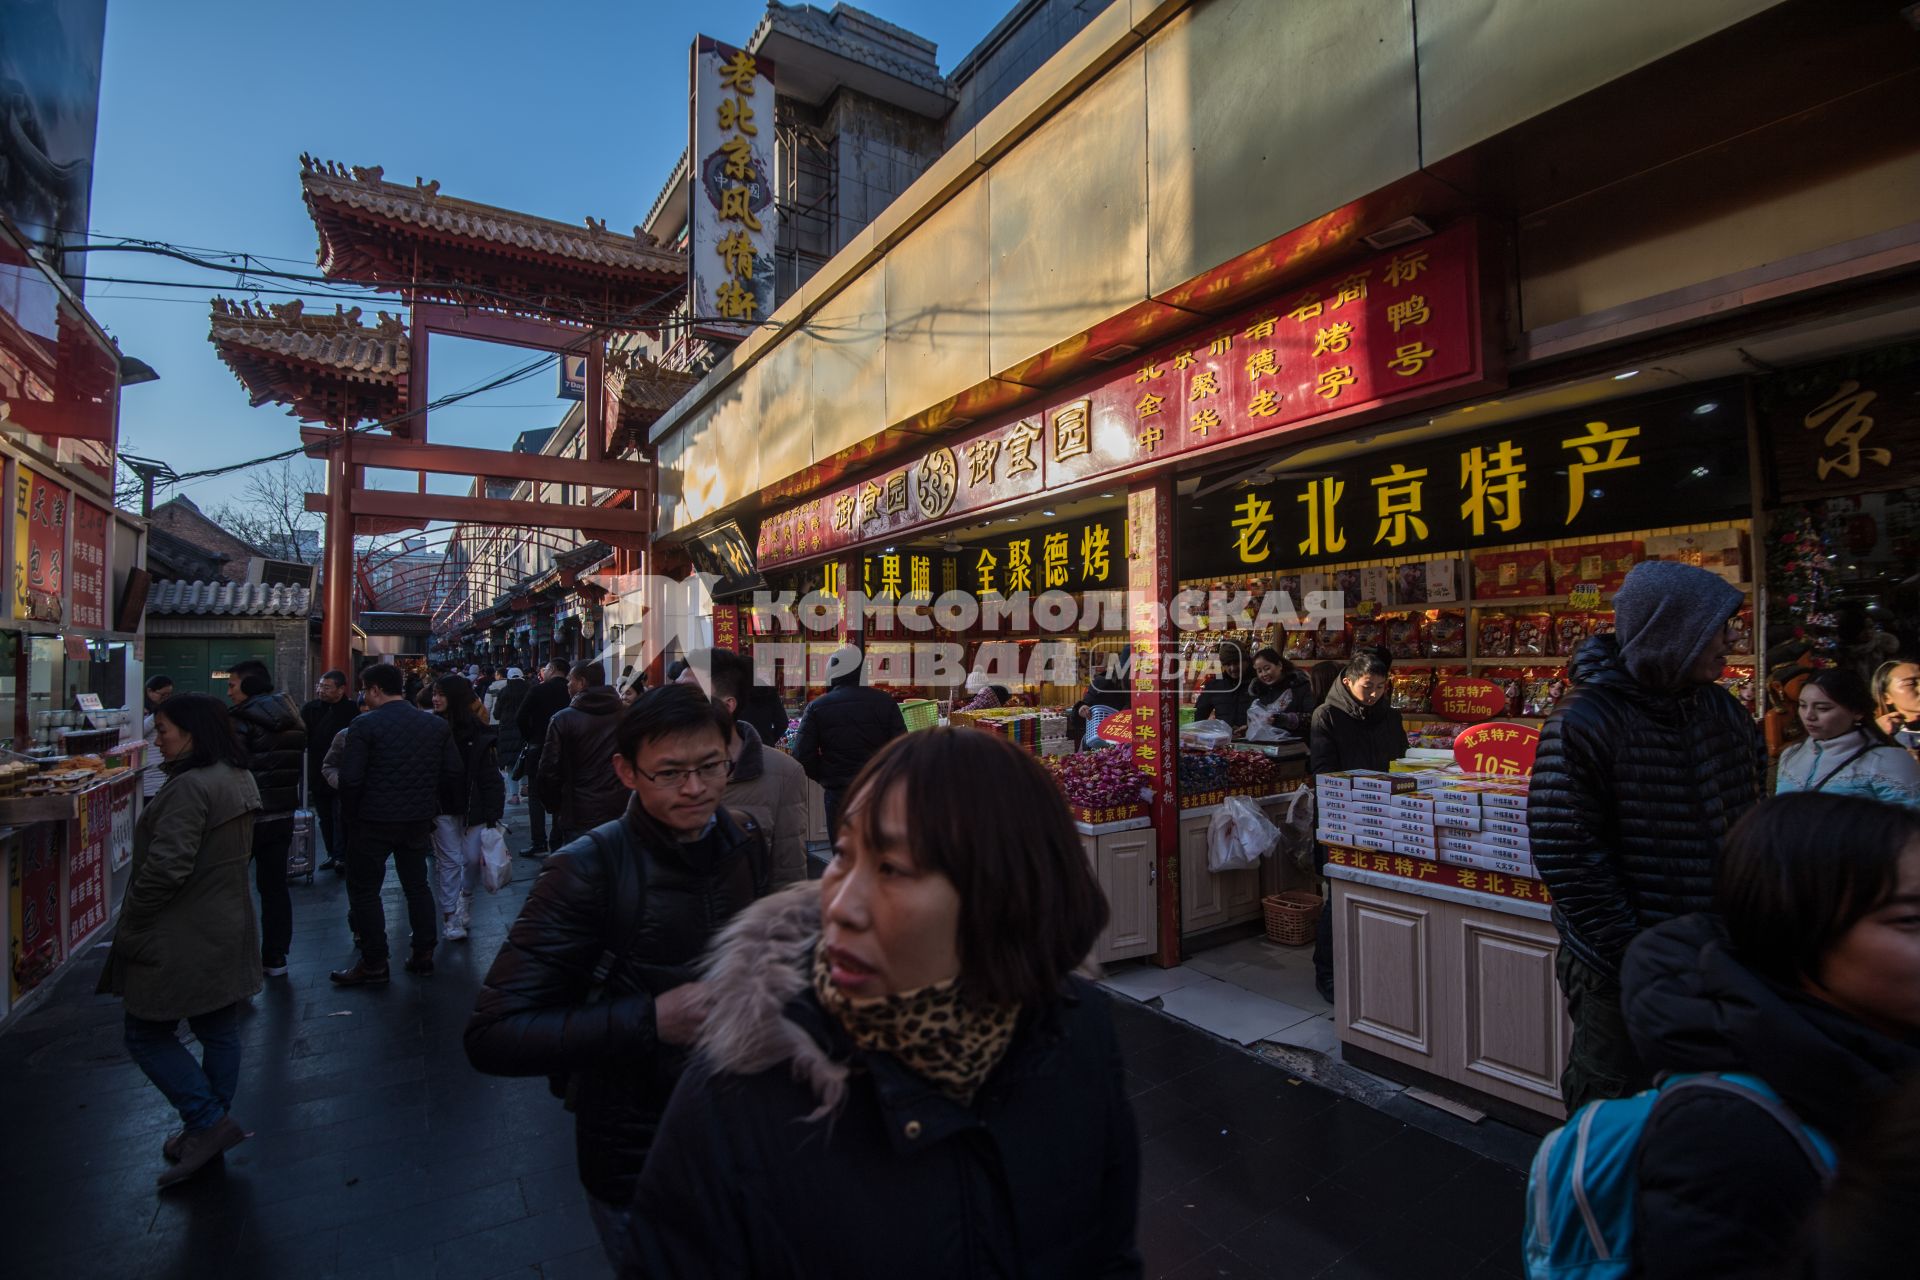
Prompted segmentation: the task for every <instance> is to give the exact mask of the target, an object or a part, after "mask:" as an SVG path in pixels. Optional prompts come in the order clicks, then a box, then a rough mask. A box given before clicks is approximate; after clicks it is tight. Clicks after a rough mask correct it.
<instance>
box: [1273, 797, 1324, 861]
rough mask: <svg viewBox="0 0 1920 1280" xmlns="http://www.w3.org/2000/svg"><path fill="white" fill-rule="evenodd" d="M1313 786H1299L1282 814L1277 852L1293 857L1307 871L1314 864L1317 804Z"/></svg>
mask: <svg viewBox="0 0 1920 1280" xmlns="http://www.w3.org/2000/svg"><path fill="white" fill-rule="evenodd" d="M1316 803H1317V802H1316V801H1315V799H1314V795H1313V788H1312V787H1297V788H1295V790H1294V793H1293V799H1291V800H1289V801H1288V802H1287V811H1286V812H1285V813H1283V814H1281V815H1280V820H1279V821H1280V843H1279V845H1278V847H1277V849H1276V852H1277V853H1281V854H1285V855H1287V856H1289V857H1291V858H1292V859H1293V862H1294V865H1295V866H1297V867H1299V868H1300V869H1301V870H1303V871H1305V870H1308V869H1310V868H1311V867H1312V866H1313V844H1314V815H1315V812H1316V810H1315V807H1314V806H1315V804H1316Z"/></svg>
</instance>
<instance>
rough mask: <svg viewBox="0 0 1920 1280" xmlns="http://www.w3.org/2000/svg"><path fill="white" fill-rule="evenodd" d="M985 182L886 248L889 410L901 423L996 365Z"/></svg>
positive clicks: (974, 381) (980, 379) (978, 379)
mask: <svg viewBox="0 0 1920 1280" xmlns="http://www.w3.org/2000/svg"><path fill="white" fill-rule="evenodd" d="M988 237H989V231H988V223H987V184H986V183H984V182H976V183H974V184H973V185H972V186H970V187H968V188H967V189H966V190H965V191H962V192H961V193H960V194H959V195H958V196H956V197H955V198H954V199H953V201H952V202H951V203H949V204H948V205H947V206H946V207H945V208H943V209H941V210H940V211H939V212H938V213H936V214H934V215H933V216H932V217H931V218H929V219H927V220H926V221H925V222H923V223H921V224H920V226H918V227H916V228H915V229H914V231H913V234H911V235H909V236H908V237H907V238H906V239H905V240H903V241H901V242H900V244H899V245H897V246H895V248H894V250H893V252H892V253H890V254H888V255H887V264H886V297H887V417H888V419H889V421H893V422H898V421H900V420H901V419H903V418H907V417H910V416H912V415H913V414H916V413H918V412H920V411H921V410H922V409H925V408H927V407H928V406H929V405H933V404H937V403H939V402H940V401H942V400H945V399H947V398H949V397H951V396H956V395H959V394H960V393H961V392H962V391H965V390H966V389H967V388H969V387H972V386H975V385H976V384H978V383H981V382H985V381H986V380H987V378H988V377H989V376H990V375H991V373H992V372H993V371H992V369H990V368H989V367H988V359H987V355H988V352H987V276H988V272H989V269H990V268H989V259H990V248H989V244H990V242H989V238H988Z"/></svg>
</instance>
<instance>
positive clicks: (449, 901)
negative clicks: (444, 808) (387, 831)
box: [433, 813, 486, 916]
mask: <svg viewBox="0 0 1920 1280" xmlns="http://www.w3.org/2000/svg"><path fill="white" fill-rule="evenodd" d="M485 830H486V828H485V827H469V826H468V825H467V824H466V823H465V822H463V821H461V820H460V818H458V817H457V816H455V815H453V814H449V813H443V814H441V815H440V816H439V817H437V818H435V819H434V820H433V865H434V870H435V872H436V873H437V874H436V876H435V883H436V885H437V886H438V896H439V898H440V914H441V915H443V916H450V915H453V914H455V913H456V912H458V911H459V910H460V902H461V895H462V894H465V895H468V896H472V894H473V891H474V890H475V889H477V888H479V887H480V833H481V832H483V831H485Z"/></svg>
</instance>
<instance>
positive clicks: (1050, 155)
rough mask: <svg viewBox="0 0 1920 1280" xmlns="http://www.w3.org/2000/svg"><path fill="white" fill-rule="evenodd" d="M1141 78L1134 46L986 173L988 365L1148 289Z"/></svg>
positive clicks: (1051, 340) (1075, 328)
mask: <svg viewBox="0 0 1920 1280" xmlns="http://www.w3.org/2000/svg"><path fill="white" fill-rule="evenodd" d="M1146 85H1147V78H1146V58H1145V55H1144V51H1137V52H1135V53H1134V54H1132V55H1131V56H1130V57H1128V58H1127V59H1126V60H1125V61H1123V62H1121V63H1120V64H1119V65H1118V66H1116V67H1115V68H1114V69H1113V70H1112V71H1110V72H1108V73H1107V74H1106V76H1104V77H1103V78H1101V79H1100V80H1098V81H1096V82H1095V83H1094V84H1093V85H1092V86H1090V87H1089V88H1088V89H1087V90H1086V91H1085V92H1084V93H1082V94H1081V95H1080V96H1079V97H1077V98H1075V99H1074V100H1073V101H1072V102H1070V103H1068V104H1067V105H1066V106H1065V107H1063V108H1062V109H1061V110H1060V111H1059V112H1058V113H1057V114H1055V115H1054V116H1053V118H1052V119H1050V120H1048V121H1047V122H1046V123H1045V124H1043V125H1041V126H1040V127H1039V128H1038V129H1036V130H1034V132H1033V133H1031V134H1029V135H1028V136H1027V138H1026V140H1025V141H1023V142H1022V143H1021V144H1020V145H1019V146H1018V147H1016V148H1015V149H1014V150H1013V151H1012V152H1010V153H1009V154H1008V155H1006V156H1005V157H1004V158H1002V159H1001V160H1000V161H999V162H998V163H996V164H995V165H994V167H993V168H991V169H989V170H988V171H987V184H988V197H987V198H988V200H989V202H990V207H989V210H988V218H989V222H990V225H991V235H992V247H993V278H992V284H991V291H992V292H991V297H992V305H993V311H992V321H991V335H990V339H989V341H990V350H989V357H988V358H989V363H990V364H991V365H992V367H993V369H994V370H995V371H996V372H998V371H1001V370H1005V369H1009V368H1011V367H1012V366H1014V365H1016V364H1018V363H1019V362H1021V361H1023V360H1025V359H1027V358H1028V357H1030V356H1033V355H1035V354H1037V353H1039V352H1041V351H1043V350H1046V349H1048V348H1050V347H1052V346H1053V345H1054V344H1055V343H1057V342H1059V341H1061V340H1062V339H1064V338H1068V337H1071V336H1072V335H1074V334H1077V333H1079V332H1081V331H1082V330H1085V329H1089V328H1091V327H1092V326H1093V325H1094V324H1095V323H1097V322H1098V321H1101V320H1104V319H1106V318H1107V317H1108V316H1111V315H1113V314H1114V313H1115V312H1117V311H1120V310H1122V309H1123V308H1125V307H1128V306H1131V305H1132V304H1133V303H1136V302H1139V301H1140V300H1141V299H1143V298H1144V297H1146V290H1147V91H1146Z"/></svg>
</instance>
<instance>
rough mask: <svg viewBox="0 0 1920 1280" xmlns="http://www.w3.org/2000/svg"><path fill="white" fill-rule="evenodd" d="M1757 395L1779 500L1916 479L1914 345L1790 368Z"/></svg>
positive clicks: (1919, 470) (1918, 364)
mask: <svg viewBox="0 0 1920 1280" xmlns="http://www.w3.org/2000/svg"><path fill="white" fill-rule="evenodd" d="M1755 401H1756V403H1757V406H1758V409H1759V414H1760V421H1761V423H1762V426H1763V428H1764V430H1765V433H1766V438H1767V440H1768V449H1769V452H1770V453H1771V455H1772V456H1771V469H1772V475H1771V477H1770V478H1771V484H1770V485H1769V486H1768V487H1769V489H1770V490H1771V492H1772V494H1773V496H1774V498H1775V499H1776V500H1777V501H1781V502H1808V501H1817V500H1819V499H1821V498H1838V497H1844V496H1846V495H1848V494H1855V493H1878V492H1881V491H1883V490H1887V489H1901V488H1907V487H1909V486H1915V485H1920V344H1915V343H1908V344H1906V345H1904V346H1898V347H1883V348H1881V349H1879V350H1877V351H1865V352H1861V353H1859V354H1858V355H1853V356H1849V357H1847V358H1846V359H1844V360H1835V361H1830V362H1828V363H1826V364H1820V365H1812V366H1809V367H1807V368H1804V369H1793V370H1789V371H1788V372H1786V373H1783V374H1779V375H1777V376H1775V377H1772V378H1768V379H1766V380H1765V381H1763V382H1762V383H1761V384H1760V386H1759V389H1758V391H1757V393H1756V395H1755Z"/></svg>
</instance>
